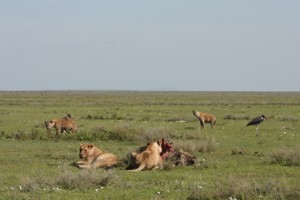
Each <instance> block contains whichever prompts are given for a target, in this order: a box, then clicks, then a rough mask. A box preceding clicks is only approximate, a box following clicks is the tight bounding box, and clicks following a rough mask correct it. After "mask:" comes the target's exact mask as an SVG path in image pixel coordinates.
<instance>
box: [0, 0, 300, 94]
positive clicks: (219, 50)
mask: <svg viewBox="0 0 300 200" xmlns="http://www.w3.org/2000/svg"><path fill="white" fill-rule="evenodd" d="M0 68H1V75H0V76H1V77H0V90H199V91H300V78H299V75H300V1H298V0H285V1H283V0H251V1H250V0H248V1H242V0H241V1H237V0H226V1H224V0H220V1H201V0H186V1H182V0H180V1H179V0H152V1H143V0H136V1H131V0H126V1H123V0H122V1H114V0H112V1H101V0H93V1H89V0H87V1H82V0H26V1H20V0H19V1H17V0H1V1H0Z"/></svg>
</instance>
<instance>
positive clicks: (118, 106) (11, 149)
mask: <svg viewBox="0 0 300 200" xmlns="http://www.w3.org/2000/svg"><path fill="white" fill-rule="evenodd" d="M192 110H198V111H203V112H209V113H212V114H214V115H215V116H216V117H217V123H216V127H215V129H211V128H210V127H209V126H208V125H207V126H206V128H205V129H204V130H201V129H200V124H199V122H198V121H197V120H196V118H195V117H194V116H193V114H192ZM67 113H71V114H72V115H73V116H74V118H75V119H76V121H77V122H78V125H79V129H78V133H77V134H76V135H72V134H64V135H62V136H61V137H59V138H57V137H56V136H55V133H54V131H53V132H52V133H51V135H48V134H47V131H46V130H45V127H44V121H46V120H49V119H52V118H57V117H63V116H65V115H66V114H67ZM260 114H265V115H266V116H267V117H268V119H267V121H265V122H263V124H261V125H260V132H259V135H258V137H256V134H255V127H246V124H247V122H248V120H249V119H251V118H252V117H256V116H257V115H260ZM299 115H300V93H275V92H131V91H57V92H0V116H1V118H0V151H1V154H0V163H1V165H0V171H1V173H0V193H1V196H0V199H230V198H231V199H300V187H299V185H300V179H299V177H300V170H299V166H300V156H299V155H300V153H299V149H300V146H299V141H300V134H299V129H300V116H299ZM160 137H165V138H166V139H167V140H168V141H171V142H173V143H174V146H175V147H176V148H177V149H179V148H181V149H183V150H186V151H189V152H190V153H191V154H193V155H195V156H196V157H197V163H196V164H195V165H193V166H188V167H176V168H172V167H165V168H164V169H162V170H156V171H143V172H140V173H132V172H128V171H126V170H125V168H126V159H127V155H128V154H129V153H130V152H131V151H134V150H135V149H136V148H137V147H139V146H143V145H145V144H146V143H147V142H148V141H151V140H155V139H157V138H160ZM83 142H90V143H94V144H95V145H96V146H98V147H99V148H101V149H104V150H106V151H109V152H113V153H115V154H116V155H118V156H119V157H120V158H122V159H123V162H122V163H121V164H120V165H119V166H117V167H115V168H113V169H110V170H104V169H97V170H79V169H77V168H74V167H72V166H71V165H70V164H71V163H72V162H75V161H77V160H78V148H79V144H80V143H83Z"/></svg>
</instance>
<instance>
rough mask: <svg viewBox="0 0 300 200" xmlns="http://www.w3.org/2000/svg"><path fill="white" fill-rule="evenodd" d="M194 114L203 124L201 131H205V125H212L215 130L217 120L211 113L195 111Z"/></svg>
mask: <svg viewBox="0 0 300 200" xmlns="http://www.w3.org/2000/svg"><path fill="white" fill-rule="evenodd" d="M193 114H194V115H195V116H196V117H197V119H198V120H199V122H200V124H201V129H204V123H210V125H211V128H214V125H215V124H216V120H217V118H216V117H215V116H213V115H211V114H209V113H203V112H198V111H194V110H193Z"/></svg>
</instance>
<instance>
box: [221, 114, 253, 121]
mask: <svg viewBox="0 0 300 200" xmlns="http://www.w3.org/2000/svg"><path fill="white" fill-rule="evenodd" d="M224 119H225V120H249V119H250V116H249V115H245V114H228V115H226V116H225V117H224Z"/></svg>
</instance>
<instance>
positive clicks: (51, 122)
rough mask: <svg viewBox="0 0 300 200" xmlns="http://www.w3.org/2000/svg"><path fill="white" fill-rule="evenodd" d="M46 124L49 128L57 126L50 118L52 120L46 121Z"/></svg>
mask: <svg viewBox="0 0 300 200" xmlns="http://www.w3.org/2000/svg"><path fill="white" fill-rule="evenodd" d="M45 125H46V128H47V129H51V128H53V127H54V126H55V123H54V122H53V121H52V120H50V121H45Z"/></svg>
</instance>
